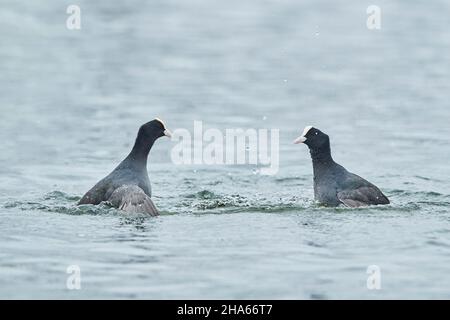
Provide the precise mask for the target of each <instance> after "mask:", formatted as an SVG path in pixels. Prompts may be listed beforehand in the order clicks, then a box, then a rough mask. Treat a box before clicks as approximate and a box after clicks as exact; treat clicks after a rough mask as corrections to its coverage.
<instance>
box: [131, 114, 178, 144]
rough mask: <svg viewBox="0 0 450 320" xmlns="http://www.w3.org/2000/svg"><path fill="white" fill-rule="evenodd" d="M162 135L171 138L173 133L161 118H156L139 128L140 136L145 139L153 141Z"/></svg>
mask: <svg viewBox="0 0 450 320" xmlns="http://www.w3.org/2000/svg"><path fill="white" fill-rule="evenodd" d="M162 136H167V137H169V138H170V137H171V136H172V133H171V132H170V131H169V130H168V129H167V128H166V125H165V124H164V122H163V121H162V120H161V119H158V118H156V119H155V120H152V121H150V122H147V123H146V124H143V125H142V126H141V127H140V128H139V132H138V137H140V138H141V139H142V140H144V141H148V142H153V141H155V140H156V139H158V138H160V137H162Z"/></svg>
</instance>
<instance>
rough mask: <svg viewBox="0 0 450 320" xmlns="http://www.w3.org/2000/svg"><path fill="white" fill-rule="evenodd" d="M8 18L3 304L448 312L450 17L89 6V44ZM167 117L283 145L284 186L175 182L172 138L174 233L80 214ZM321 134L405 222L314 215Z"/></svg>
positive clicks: (390, 213)
mask: <svg viewBox="0 0 450 320" xmlns="http://www.w3.org/2000/svg"><path fill="white" fill-rule="evenodd" d="M3 4H4V5H3V6H2V10H0V39H1V43H2V46H0V73H1V77H0V111H1V127H0V140H1V144H0V177H1V180H0V297H1V298H40V299H45V298H62V299H70V298H88V299H89V298H158V299H159V298H169V299H171V298H213V299H215V298H228V299H234V298H276V299H278V298H295V299H297V298H300V299H343V298H367V299H368V298H374V299H379V298H389V299H390V298H450V293H449V290H448V288H449V287H450V276H449V275H448V267H447V266H448V265H449V264H450V216H449V208H450V187H449V185H450V176H449V158H450V148H449V145H448V137H449V135H450V129H449V126H448V120H449V118H450V117H449V116H450V112H449V106H448V101H449V92H450V86H449V81H448V79H449V76H450V61H449V59H450V58H449V55H448V53H449V50H450V35H449V30H450V25H449V21H448V12H449V9H450V6H449V4H448V2H446V1H434V2H433V3H421V2H418V1H408V2H407V3H406V2H402V1H379V2H378V3H377V5H379V6H380V7H381V9H382V29H381V30H376V31H371V30H368V29H367V27H366V17H367V15H366V8H367V6H368V5H370V4H372V3H361V2H360V1H333V2H326V1H301V2H300V1H287V0H283V1H278V0H277V1H275V0H270V1H269V0H266V1H256V0H254V1H245V3H243V2H242V1H234V0H232V1H218V0H214V1H200V0H194V1H189V2H186V1H174V0H172V1H167V0H164V1H163V0H161V1H160V0H155V1H151V2H148V1H139V0H129V1H121V2H120V3H114V4H113V3H111V2H110V1H97V2H95V3H91V2H90V1H78V4H79V5H80V7H81V9H82V29H81V30H79V31H70V30H67V29H66V27H65V20H66V17H67V15H66V13H65V10H66V4H64V3H61V2H60V1H56V0H52V1H47V3H46V4H45V5H42V4H38V3H30V2H29V1H17V0H15V1H12V0H4V1H3ZM156 116H159V117H161V118H163V119H164V120H165V122H166V123H167V126H168V127H171V128H188V129H192V126H193V121H194V120H201V121H203V122H204V126H205V128H208V127H214V128H219V129H221V130H225V129H226V128H236V127H241V128H279V129H280V130H281V131H280V170H279V172H278V174H277V175H275V176H261V175H259V174H257V169H258V168H256V167H255V166H253V165H244V166H206V165H205V166H202V165H196V166H177V165H174V164H173V163H172V162H171V161H170V150H171V147H173V143H172V142H170V141H169V140H167V139H164V138H162V139H160V140H158V141H157V143H156V144H155V146H154V148H153V149H152V151H151V154H150V159H149V165H148V170H149V174H150V179H151V181H152V187H153V193H154V201H155V203H156V205H157V206H158V207H159V208H160V209H161V211H162V215H161V216H160V217H157V218H153V219H152V218H147V219H146V218H142V217H133V218H127V217H123V216H122V215H121V214H120V213H119V212H117V211H115V210H113V209H110V208H108V207H106V206H99V207H94V206H82V207H76V202H77V200H78V199H79V198H80V197H81V196H82V195H83V193H84V192H85V191H86V190H88V189H89V188H90V187H91V186H92V185H93V184H94V183H95V182H97V181H98V180H99V179H100V178H102V177H103V176H105V175H106V174H107V173H109V172H110V171H111V170H112V169H113V168H114V167H115V166H116V165H117V164H118V163H119V162H120V161H121V160H122V159H123V158H124V157H125V156H126V154H127V153H128V152H129V149H130V148H131V146H132V143H133V140H134V137H135V135H136V131H137V128H138V127H139V125H140V124H142V123H143V122H146V121H148V120H151V119H153V118H154V117H156ZM309 124H314V125H315V126H317V127H319V128H321V129H323V130H324V131H325V132H327V133H328V134H329V135H330V136H331V139H332V140H331V143H332V150H333V155H334V158H335V160H336V161H337V162H339V163H341V164H343V165H344V166H345V167H346V168H348V169H349V170H351V171H353V172H355V173H357V174H359V175H361V176H363V177H366V178H367V179H369V180H370V181H372V182H373V183H375V184H377V185H378V186H380V188H381V189H382V190H383V191H384V192H385V193H386V194H387V195H388V197H389V198H390V199H391V202H392V203H391V205H388V206H383V207H373V208H362V209H344V208H337V209H333V208H322V207H320V206H318V205H317V204H315V203H314V202H313V200H312V199H313V192H312V168H311V162H310V159H309V154H308V152H307V149H306V147H305V146H298V145H292V144H291V142H292V140H293V139H294V138H295V137H296V136H297V135H298V134H299V133H300V132H301V130H302V129H303V127H305V126H306V125H309ZM69 265H78V266H79V267H80V268H81V276H82V284H81V285H82V288H81V290H68V289H67V288H66V280H67V277H68V274H67V273H66V269H67V267H68V266H69ZM369 265H377V266H379V267H380V269H381V277H382V278H381V279H382V280H381V281H382V282H381V283H382V289H381V290H372V291H371V290H368V289H367V287H366V280H367V276H368V275H367V274H366V270H367V267H368V266H369Z"/></svg>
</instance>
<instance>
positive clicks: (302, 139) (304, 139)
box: [294, 136, 306, 144]
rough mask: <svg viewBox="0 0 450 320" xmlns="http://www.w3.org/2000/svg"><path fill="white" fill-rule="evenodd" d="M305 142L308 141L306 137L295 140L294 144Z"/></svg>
mask: <svg viewBox="0 0 450 320" xmlns="http://www.w3.org/2000/svg"><path fill="white" fill-rule="evenodd" d="M305 141H306V138H305V137H304V136H300V137H298V138H297V139H295V140H294V144H299V143H304V142H305Z"/></svg>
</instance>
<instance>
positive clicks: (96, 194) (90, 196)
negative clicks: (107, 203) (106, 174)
mask: <svg viewBox="0 0 450 320" xmlns="http://www.w3.org/2000/svg"><path fill="white" fill-rule="evenodd" d="M105 179H106V178H105ZM105 179H102V180H100V181H99V182H98V183H97V184H96V185H95V186H93V187H92V188H91V189H90V190H89V191H88V192H86V194H85V195H84V196H83V197H82V198H81V199H80V201H79V202H78V204H79V205H80V204H95V205H97V204H99V203H100V202H102V201H104V200H105V195H106V192H107V190H108V184H107V182H106V180H105Z"/></svg>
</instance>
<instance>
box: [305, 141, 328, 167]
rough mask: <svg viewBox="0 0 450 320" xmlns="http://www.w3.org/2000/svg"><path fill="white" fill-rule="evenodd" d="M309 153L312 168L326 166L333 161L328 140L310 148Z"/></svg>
mask: <svg viewBox="0 0 450 320" xmlns="http://www.w3.org/2000/svg"><path fill="white" fill-rule="evenodd" d="M309 153H310V154H311V159H312V162H313V168H314V169H317V168H320V167H327V166H329V165H331V164H333V163H334V161H333V158H332V157H331V148H330V142H329V141H327V142H326V143H324V144H322V145H321V146H320V147H316V148H310V149H309Z"/></svg>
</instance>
